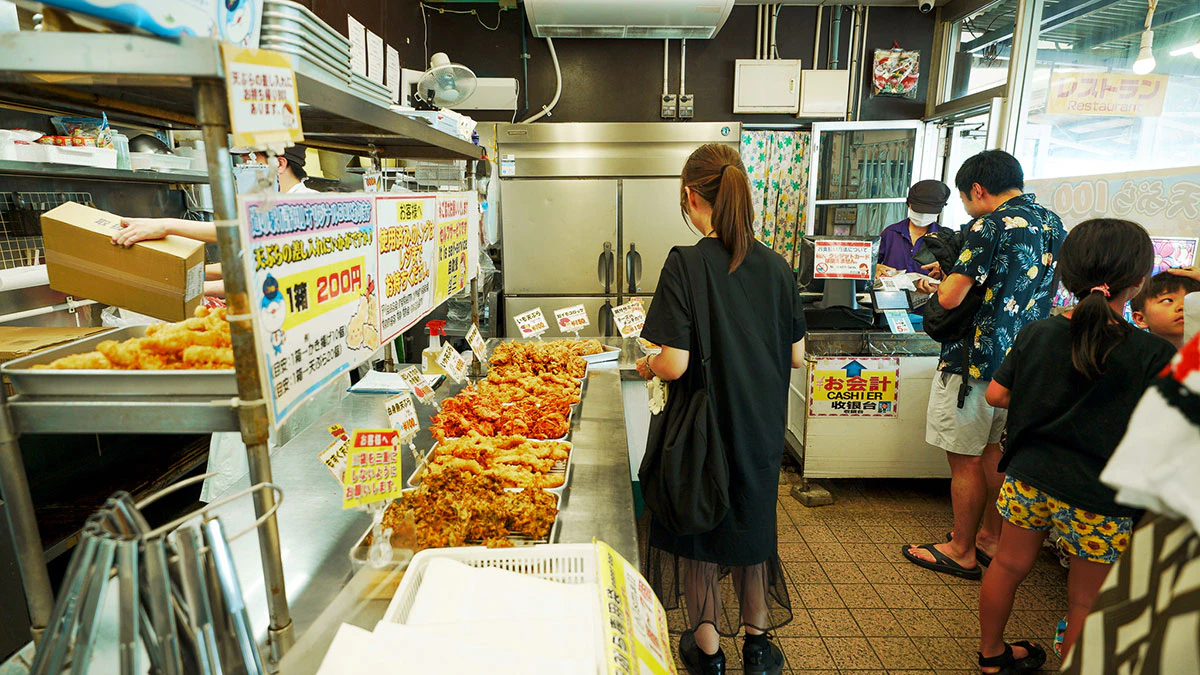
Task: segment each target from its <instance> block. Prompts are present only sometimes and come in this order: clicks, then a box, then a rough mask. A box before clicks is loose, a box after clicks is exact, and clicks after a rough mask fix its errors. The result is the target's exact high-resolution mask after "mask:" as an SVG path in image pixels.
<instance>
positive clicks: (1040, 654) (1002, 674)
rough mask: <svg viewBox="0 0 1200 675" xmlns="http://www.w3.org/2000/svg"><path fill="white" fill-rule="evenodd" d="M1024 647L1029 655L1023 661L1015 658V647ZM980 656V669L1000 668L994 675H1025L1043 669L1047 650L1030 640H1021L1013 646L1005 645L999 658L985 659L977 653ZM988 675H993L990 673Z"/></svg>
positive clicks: (990, 657)
mask: <svg viewBox="0 0 1200 675" xmlns="http://www.w3.org/2000/svg"><path fill="white" fill-rule="evenodd" d="M1014 646H1015V647H1024V648H1025V651H1026V652H1028V654H1026V655H1025V658H1023V659H1017V658H1013V647H1014ZM975 653H976V654H978V655H979V667H980V668H999V669H1000V670H998V671H996V673H995V674H994V675H1024V673H1032V672H1033V671H1035V670H1037V669H1039V668H1041V667H1042V664H1044V663H1045V662H1046V650H1044V649H1042V648H1041V647H1039V646H1037V645H1035V644H1033V643H1032V642H1030V641H1028V640H1021V641H1020V642H1014V643H1012V644H1005V645H1004V653H1003V654H1001V655H999V656H988V657H984V655H983V654H981V653H980V652H975ZM987 675H993V674H992V673H988V674H987Z"/></svg>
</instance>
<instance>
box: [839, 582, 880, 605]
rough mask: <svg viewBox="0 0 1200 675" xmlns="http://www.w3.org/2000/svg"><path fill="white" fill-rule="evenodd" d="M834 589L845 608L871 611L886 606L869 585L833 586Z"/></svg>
mask: <svg viewBox="0 0 1200 675" xmlns="http://www.w3.org/2000/svg"><path fill="white" fill-rule="evenodd" d="M834 588H835V589H837V592H838V595H840V596H841V597H842V600H843V601H844V602H845V603H846V606H847V607H850V608H863V609H873V608H886V607H887V606H888V605H887V603H885V602H884V601H883V598H881V597H879V594H878V593H876V592H875V589H874V588H873V587H872V586H871V585H870V584H835V585H834Z"/></svg>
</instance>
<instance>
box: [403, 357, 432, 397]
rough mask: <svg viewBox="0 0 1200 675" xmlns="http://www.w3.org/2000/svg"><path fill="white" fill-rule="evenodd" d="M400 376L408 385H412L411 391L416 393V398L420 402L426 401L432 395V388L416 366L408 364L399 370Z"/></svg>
mask: <svg viewBox="0 0 1200 675" xmlns="http://www.w3.org/2000/svg"><path fill="white" fill-rule="evenodd" d="M400 377H401V378H403V380H404V381H405V382H407V383H408V386H409V387H412V392H413V393H414V394H416V395H417V399H418V400H419V401H421V403H428V402H429V399H430V398H432V397H433V389H432V388H431V387H430V386H429V383H428V382H427V381H426V380H425V376H424V375H422V374H421V371H420V370H417V367H416V366H409V367H408V368H405V369H404V370H402V371H400Z"/></svg>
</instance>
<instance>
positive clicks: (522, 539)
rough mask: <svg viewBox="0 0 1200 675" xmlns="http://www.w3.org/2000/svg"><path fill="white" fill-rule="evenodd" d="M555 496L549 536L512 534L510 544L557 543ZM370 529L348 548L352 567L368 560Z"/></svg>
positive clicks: (558, 525)
mask: <svg viewBox="0 0 1200 675" xmlns="http://www.w3.org/2000/svg"><path fill="white" fill-rule="evenodd" d="M415 489H416V488H405V489H404V490H403V492H409V491H410V490H415ZM547 492H551V493H552V494H555V493H554V492H553V491H552V490H547ZM555 496H556V497H557V498H558V501H557V502H555V504H554V508H556V509H558V511H559V513H558V514H555V516H554V524H552V525H551V526H550V534H548V535H546V538H545V539H531V538H529V537H527V536H525V535H523V534H514V535H509V537H508V540H509V541H511V542H512V543H514V544H516V545H517V546H533V545H534V544H552V543H554V542H556V541H558V536H559V530H560V529H561V528H562V518H561V517H560V515H561V513H562V502H563V498H562V494H561V493H557V494H555ZM372 529H374V526H373V525H368V526H367V530H366V531H365V532H363V533H362V536H361V537H359V538H358V541H356V542H354V546H352V547H350V562H351V564H352V565H355V566H358V567H361V566H362V565H365V564H367V561H368V560H369V557H368V556H369V553H370V549H371V547H370V546H368V545H367V537H369V536H371V530H372ZM472 543H474V544H475V545H476V546H481V545H482V543H481V542H478V543H476V542H472ZM401 550H407V549H396V548H393V549H392V551H401ZM426 550H430V549H426ZM413 553H416V551H414V552H413ZM408 562H409V560H404V561H403V564H404V565H405V566H407V565H408Z"/></svg>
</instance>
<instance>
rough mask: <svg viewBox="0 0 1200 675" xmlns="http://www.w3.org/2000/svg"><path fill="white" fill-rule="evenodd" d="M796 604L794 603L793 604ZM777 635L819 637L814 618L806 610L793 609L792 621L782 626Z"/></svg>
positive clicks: (776, 632)
mask: <svg viewBox="0 0 1200 675" xmlns="http://www.w3.org/2000/svg"><path fill="white" fill-rule="evenodd" d="M793 604H794V603H793ZM775 635H777V636H778V637H781V638H785V637H819V634H818V633H817V627H816V626H815V625H813V621H812V617H811V615H810V614H809V611H808V610H806V609H797V608H793V609H792V620H791V622H789V623H788V624H787V625H786V626H781V627H780V628H779V629H778V630H776V631H775Z"/></svg>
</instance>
